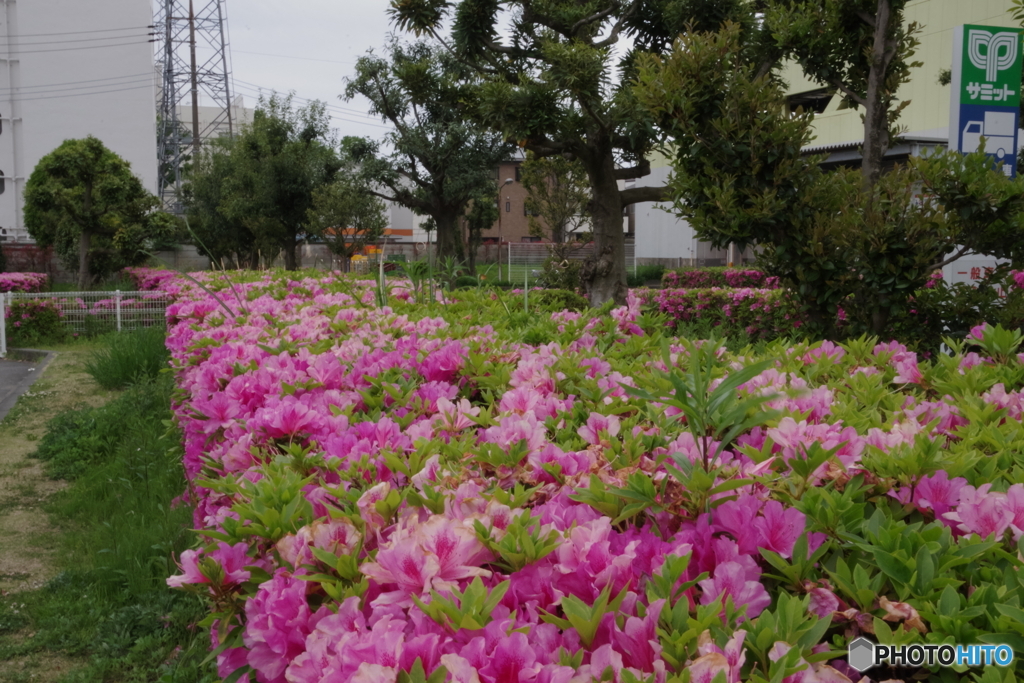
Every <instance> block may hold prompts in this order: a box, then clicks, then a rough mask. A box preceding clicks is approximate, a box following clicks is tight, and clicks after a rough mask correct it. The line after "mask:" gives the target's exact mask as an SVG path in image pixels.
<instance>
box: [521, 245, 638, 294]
mask: <svg viewBox="0 0 1024 683" xmlns="http://www.w3.org/2000/svg"><path fill="white" fill-rule="evenodd" d="M561 246H563V245H560V244H559V245H555V244H550V243H547V242H510V243H509V244H508V256H507V260H506V261H505V263H503V264H502V266H503V268H502V273H501V279H503V280H508V281H510V282H512V283H514V284H516V285H519V284H522V285H525V286H527V287H530V286H532V285H533V284H535V283H536V282H537V279H538V278H540V276H541V272H542V270H543V268H544V262H545V261H547V260H548V258H550V257H551V254H552V247H561ZM593 255H594V243H593V242H591V243H589V244H584V245H580V246H579V247H576V248H573V249H571V250H570V251H569V252H568V254H567V255H566V256H567V258H568V259H569V260H570V261H585V260H586V259H588V258H590V257H592V256H593ZM626 270H627V271H629V272H632V273H633V274H634V275H635V274H636V245H635V243H634V242H633V241H632V240H627V241H626Z"/></svg>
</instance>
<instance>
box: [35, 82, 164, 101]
mask: <svg viewBox="0 0 1024 683" xmlns="http://www.w3.org/2000/svg"><path fill="white" fill-rule="evenodd" d="M147 89H148V90H154V89H155V84H150V85H137V86H135V87H133V88H118V89H116V90H96V91H93V92H80V93H71V94H69V95H51V96H49V97H19V98H18V100H17V101H18V102H34V101H36V100H59V99H63V98H65V97H82V96H84V95H106V94H107V93H113V92H127V91H129V90H147Z"/></svg>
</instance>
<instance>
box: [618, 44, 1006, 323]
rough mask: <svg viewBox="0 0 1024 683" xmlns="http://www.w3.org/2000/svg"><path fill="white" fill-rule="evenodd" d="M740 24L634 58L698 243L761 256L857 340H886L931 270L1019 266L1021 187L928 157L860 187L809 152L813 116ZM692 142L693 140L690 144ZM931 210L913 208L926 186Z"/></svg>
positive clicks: (964, 163)
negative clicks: (959, 261) (966, 258)
mask: <svg viewBox="0 0 1024 683" xmlns="http://www.w3.org/2000/svg"><path fill="white" fill-rule="evenodd" d="M742 53H743V51H742V48H741V45H740V32H739V30H738V27H735V26H732V27H727V28H726V29H725V30H723V31H720V32H717V33H708V34H690V35H687V36H683V37H681V38H680V39H679V40H678V42H677V43H676V45H675V47H674V49H673V51H672V52H671V53H670V54H669V55H667V56H666V57H665V58H663V59H658V58H654V57H647V58H644V59H642V60H640V68H639V72H638V73H639V77H638V79H637V83H636V86H635V90H636V93H637V97H638V99H639V100H640V101H641V102H642V103H643V104H644V105H645V106H646V107H648V108H649V109H650V111H651V113H652V115H653V116H655V117H656V119H657V120H658V123H659V125H660V126H661V127H662V128H663V129H664V130H666V132H667V133H668V134H669V135H670V136H671V137H672V138H673V139H674V140H676V141H678V143H677V144H676V145H674V146H673V147H672V148H671V149H672V158H673V169H674V171H675V172H674V175H673V179H672V190H673V193H674V195H675V197H676V200H675V204H674V206H675V210H676V211H677V212H678V213H679V214H681V215H682V216H684V217H686V218H687V219H688V220H690V221H691V224H692V225H693V226H694V228H695V229H696V230H697V233H698V235H699V236H700V237H701V239H704V240H707V241H709V242H711V243H712V244H714V245H716V246H723V245H725V244H727V243H729V242H738V243H741V244H756V245H758V246H759V247H760V248H759V252H760V258H761V260H762V263H763V264H766V265H767V266H768V267H769V268H770V269H771V270H772V272H773V274H776V275H780V276H782V277H784V278H785V279H786V280H787V281H788V282H789V284H790V285H791V286H792V287H793V288H794V289H795V290H796V292H797V294H798V295H799V297H800V299H801V301H802V302H803V304H804V306H805V307H806V309H807V310H808V312H809V313H810V314H811V317H812V320H813V321H814V322H816V323H817V326H818V328H819V329H817V330H816V331H817V332H818V333H824V334H832V333H833V332H834V330H833V329H831V328H832V325H833V324H834V322H835V321H836V314H837V312H838V308H839V307H842V308H843V310H844V311H845V312H846V314H847V315H848V316H849V318H850V321H849V327H850V329H852V330H854V333H855V334H859V333H860V332H863V331H870V332H872V333H874V334H884V333H886V332H887V325H888V324H889V322H890V320H892V319H898V317H900V316H904V315H905V314H907V313H908V312H909V310H910V309H911V308H913V306H912V305H911V296H912V295H913V293H914V292H915V291H916V290H918V289H919V288H921V287H922V286H923V285H924V284H925V283H926V282H927V280H928V278H929V276H930V275H931V273H932V272H934V270H935V269H936V268H939V267H941V266H943V265H945V264H946V263H948V262H949V261H950V260H952V259H954V258H956V257H959V256H962V255H965V254H968V253H989V254H993V255H996V256H998V257H1001V258H1007V259H1011V261H1012V262H1013V263H1015V264H1016V263H1018V262H1021V259H1024V252H1022V250H1021V248H1020V245H1021V244H1022V238H1024V212H1022V211H1024V203H1022V202H1024V181H1018V180H1011V179H1009V178H1006V177H1005V176H1003V174H1001V173H999V172H996V171H994V170H993V169H992V168H991V165H990V164H989V163H988V162H987V161H986V159H985V157H984V155H983V154H974V155H969V156H966V157H963V156H961V155H960V154H957V153H946V154H933V155H931V156H929V158H927V159H915V160H912V162H911V164H910V165H909V167H908V168H898V169H896V170H895V171H893V172H890V173H887V174H884V175H883V176H881V177H880V178H879V179H878V181H877V182H875V183H873V184H870V185H865V184H864V182H863V177H862V176H861V174H860V173H858V172H857V171H849V170H839V171H834V172H823V171H822V170H821V169H820V168H819V166H818V162H819V161H820V159H815V158H807V157H804V156H803V155H802V154H801V148H802V147H804V146H805V145H806V144H807V142H808V141H809V139H810V134H811V122H812V116H811V115H810V114H809V113H804V112H800V111H797V112H795V113H791V112H790V111H789V109H788V107H787V106H786V97H785V92H784V91H783V89H782V87H781V86H780V84H779V83H778V82H776V81H774V80H773V79H771V78H769V77H767V76H759V75H758V73H757V72H758V68H757V67H756V65H754V64H752V63H751V62H749V61H747V60H745V59H744V57H743V54H742ZM685 141H691V142H690V144H685ZM921 185H923V187H924V188H925V189H926V190H927V191H928V194H929V195H930V196H931V198H932V199H931V201H928V202H921V201H919V198H918V197H917V193H918V191H919V190H918V188H919V186H921Z"/></svg>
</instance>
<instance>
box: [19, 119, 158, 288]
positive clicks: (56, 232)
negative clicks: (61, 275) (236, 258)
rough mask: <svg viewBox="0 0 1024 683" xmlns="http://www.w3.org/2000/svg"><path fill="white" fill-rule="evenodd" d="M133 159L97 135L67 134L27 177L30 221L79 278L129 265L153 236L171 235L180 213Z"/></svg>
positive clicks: (37, 236) (84, 284)
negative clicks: (163, 203)
mask: <svg viewBox="0 0 1024 683" xmlns="http://www.w3.org/2000/svg"><path fill="white" fill-rule="evenodd" d="M158 204H159V202H158V200H157V198H156V197H155V196H154V195H152V194H151V193H150V192H148V191H147V190H146V188H145V187H143V185H142V182H141V181H140V180H139V179H138V178H137V177H136V176H135V175H134V174H133V173H132V171H131V167H130V166H129V164H128V162H126V161H125V160H124V159H122V158H121V157H119V156H118V155H117V154H115V153H114V152H112V151H110V150H109V149H107V147H106V146H105V145H104V144H103V143H102V142H101V141H100V140H98V139H97V138H95V137H92V136H89V137H86V138H82V139H77V140H65V141H64V142H63V143H62V144H61V145H60V146H59V147H58V148H57V149H55V150H53V151H52V152H50V153H49V154H47V155H46V156H44V157H43V158H42V159H40V160H39V163H38V164H37V165H36V168H35V170H33V171H32V175H31V176H30V177H29V179H28V182H27V183H26V184H25V227H26V228H27V229H28V232H29V234H30V235H31V236H32V239H34V240H35V241H36V243H37V244H39V245H40V246H43V247H49V246H52V247H54V249H55V251H56V253H57V255H58V256H59V257H60V259H61V261H62V262H63V263H64V266H65V267H66V268H68V269H69V270H77V271H78V286H79V288H80V289H82V290H85V289H88V287H89V285H90V284H91V283H92V282H93V281H95V280H97V279H102V278H104V277H107V276H109V275H110V274H111V273H114V272H116V271H117V270H120V269H121V268H124V267H125V266H133V265H139V264H140V263H143V262H144V261H145V260H146V259H147V258H148V256H149V254H148V251H149V250H151V249H152V248H153V246H155V245H154V240H160V239H161V238H165V237H167V236H170V235H172V234H173V233H174V232H175V229H176V227H177V224H176V221H175V219H174V218H173V217H172V216H170V215H169V214H166V213H164V212H162V211H158V210H157V206H158Z"/></svg>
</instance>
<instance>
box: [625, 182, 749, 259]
mask: <svg viewBox="0 0 1024 683" xmlns="http://www.w3.org/2000/svg"><path fill="white" fill-rule="evenodd" d="M671 170H672V169H671V168H669V167H668V166H656V167H654V168H652V169H651V173H650V174H649V175H647V176H644V177H643V178H640V179H638V180H637V181H636V185H635V187H657V186H660V185H664V184H665V183H667V182H668V177H669V174H670V173H671ZM633 212H634V216H635V227H636V258H637V259H638V261H639V262H640V263H644V262H645V261H644V259H656V261H655V262H656V263H663V264H665V265H668V266H686V265H724V264H725V263H726V262H727V260H728V259H727V256H728V255H727V253H726V251H725V250H724V249H713V248H712V247H711V246H710V245H709V244H707V243H706V242H701V241H700V240H698V239H697V237H696V235H695V234H694V230H693V228H692V227H690V224H689V223H687V222H686V221H685V220H683V219H682V218H679V217H678V216H676V215H675V214H673V213H671V212H670V211H669V210H668V206H667V205H664V204H657V203H655V202H642V203H639V204H637V205H636V206H635V207H634V209H633ZM748 258H749V255H748ZM673 260H674V261H675V263H673V262H672V261H673Z"/></svg>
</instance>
